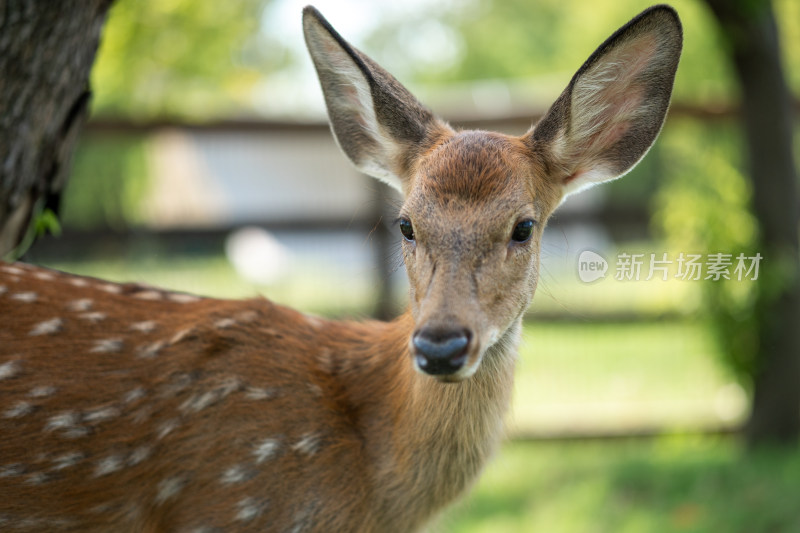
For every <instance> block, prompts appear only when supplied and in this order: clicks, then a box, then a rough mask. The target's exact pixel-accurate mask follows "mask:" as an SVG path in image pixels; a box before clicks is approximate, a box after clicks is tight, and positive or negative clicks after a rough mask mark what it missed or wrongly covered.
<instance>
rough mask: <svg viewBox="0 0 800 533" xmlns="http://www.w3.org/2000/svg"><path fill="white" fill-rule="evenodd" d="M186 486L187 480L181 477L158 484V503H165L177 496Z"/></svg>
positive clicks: (171, 478)
mask: <svg viewBox="0 0 800 533" xmlns="http://www.w3.org/2000/svg"><path fill="white" fill-rule="evenodd" d="M184 485H186V480H184V479H183V478H181V477H170V478H167V479H165V480H164V481H162V482H160V483H159V484H158V494H156V503H163V502H165V501H167V500H169V499H170V498H174V497H175V496H177V495H178V494H179V493H180V491H181V490H183V487H184Z"/></svg>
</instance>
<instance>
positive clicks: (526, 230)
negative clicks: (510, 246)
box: [511, 220, 533, 242]
mask: <svg viewBox="0 0 800 533" xmlns="http://www.w3.org/2000/svg"><path fill="white" fill-rule="evenodd" d="M531 233H533V220H523V221H522V222H519V223H518V224H517V225H516V226H514V231H513V233H511V240H512V241H514V242H525V241H527V240H528V239H530V238H531Z"/></svg>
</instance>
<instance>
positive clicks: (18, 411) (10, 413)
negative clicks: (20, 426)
mask: <svg viewBox="0 0 800 533" xmlns="http://www.w3.org/2000/svg"><path fill="white" fill-rule="evenodd" d="M33 411H34V407H33V406H32V405H31V404H29V403H28V402H17V403H16V404H14V406H13V407H9V408H8V409H7V410H6V411H5V412H4V413H3V418H22V417H23V416H25V415H29V414H31V413H32V412H33Z"/></svg>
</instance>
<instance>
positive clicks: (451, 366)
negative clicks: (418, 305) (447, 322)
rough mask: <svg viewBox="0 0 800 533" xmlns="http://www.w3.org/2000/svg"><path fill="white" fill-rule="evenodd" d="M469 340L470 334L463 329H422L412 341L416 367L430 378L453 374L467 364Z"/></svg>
mask: <svg viewBox="0 0 800 533" xmlns="http://www.w3.org/2000/svg"><path fill="white" fill-rule="evenodd" d="M469 340H470V333H469V331H467V330H465V329H455V330H442V329H433V328H423V329H421V330H419V331H417V332H416V333H415V334H414V337H413V339H412V344H413V345H414V349H415V350H416V354H415V355H416V358H417V365H418V366H419V368H420V370H422V371H423V372H425V373H427V374H431V375H432V376H443V375H448V374H455V373H456V372H458V371H459V370H460V369H461V367H463V366H464V363H466V362H467V346H469Z"/></svg>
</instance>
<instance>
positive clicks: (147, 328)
mask: <svg viewBox="0 0 800 533" xmlns="http://www.w3.org/2000/svg"><path fill="white" fill-rule="evenodd" d="M131 329H132V330H134V331H140V332H142V333H150V332H151V331H153V330H154V329H156V323H155V321H153V320H145V321H144V322H136V323H133V324H131Z"/></svg>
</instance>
